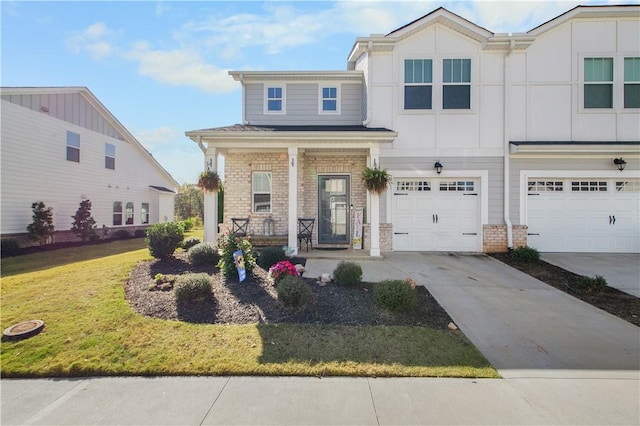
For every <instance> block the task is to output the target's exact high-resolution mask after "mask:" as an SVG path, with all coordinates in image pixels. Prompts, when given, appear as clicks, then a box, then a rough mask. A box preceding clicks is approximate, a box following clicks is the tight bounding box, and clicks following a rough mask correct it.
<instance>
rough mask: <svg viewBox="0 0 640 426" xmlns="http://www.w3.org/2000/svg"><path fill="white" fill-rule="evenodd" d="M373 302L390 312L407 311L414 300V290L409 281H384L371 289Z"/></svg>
mask: <svg viewBox="0 0 640 426" xmlns="http://www.w3.org/2000/svg"><path fill="white" fill-rule="evenodd" d="M373 300H374V301H375V302H376V304H377V305H379V306H382V307H383V308H386V309H389V310H390V311H407V310H409V309H410V308H411V307H412V306H413V304H414V303H415V300H416V289H415V287H414V286H413V285H412V283H411V281H409V280H404V281H402V280H385V281H380V282H379V283H377V284H376V285H375V286H374V287H373Z"/></svg>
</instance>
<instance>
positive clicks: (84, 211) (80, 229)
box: [71, 200, 96, 241]
mask: <svg viewBox="0 0 640 426" xmlns="http://www.w3.org/2000/svg"><path fill="white" fill-rule="evenodd" d="M71 217H72V218H73V223H72V224H71V232H73V233H74V234H76V235H77V236H79V237H80V238H81V239H82V241H86V240H87V239H88V238H91V236H93V235H96V221H95V220H93V217H92V216H91V201H89V200H82V201H80V206H79V207H78V211H76V214H74V215H73V216H71Z"/></svg>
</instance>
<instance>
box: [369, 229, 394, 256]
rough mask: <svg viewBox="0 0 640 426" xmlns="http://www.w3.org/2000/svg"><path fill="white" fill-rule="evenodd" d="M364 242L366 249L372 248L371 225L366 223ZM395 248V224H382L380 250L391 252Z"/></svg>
mask: <svg viewBox="0 0 640 426" xmlns="http://www.w3.org/2000/svg"><path fill="white" fill-rule="evenodd" d="M363 236H364V244H363V248H364V249H365V250H370V249H371V225H369V224H368V223H365V225H364V232H363ZM392 249H393V225H392V224H391V223H381V224H380V251H381V252H383V253H384V252H390V251H392Z"/></svg>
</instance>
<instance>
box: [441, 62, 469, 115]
mask: <svg viewBox="0 0 640 426" xmlns="http://www.w3.org/2000/svg"><path fill="white" fill-rule="evenodd" d="M442 109H471V59H444V60H443V61H442Z"/></svg>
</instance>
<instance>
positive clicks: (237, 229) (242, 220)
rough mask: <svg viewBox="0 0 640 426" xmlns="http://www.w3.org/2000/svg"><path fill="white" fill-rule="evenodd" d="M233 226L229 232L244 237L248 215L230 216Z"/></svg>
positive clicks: (247, 231)
mask: <svg viewBox="0 0 640 426" xmlns="http://www.w3.org/2000/svg"><path fill="white" fill-rule="evenodd" d="M231 223H232V224H233V227H232V228H231V233H232V234H233V235H235V236H236V237H246V236H247V234H248V233H249V218H248V217H233V218H231Z"/></svg>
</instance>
